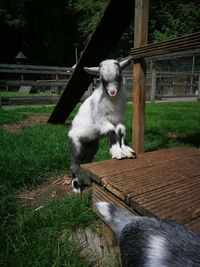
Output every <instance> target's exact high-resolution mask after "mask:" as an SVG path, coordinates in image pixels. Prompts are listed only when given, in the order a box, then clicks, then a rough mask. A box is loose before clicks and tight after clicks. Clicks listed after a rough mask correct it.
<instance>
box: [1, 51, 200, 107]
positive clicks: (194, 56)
mask: <svg viewBox="0 0 200 267" xmlns="http://www.w3.org/2000/svg"><path fill="white" fill-rule="evenodd" d="M72 71H73V68H67V67H51V66H35V65H20V64H0V104H1V105H19V104H23V105H25V104H40V103H42V104H44V103H56V102H57V101H58V99H59V97H60V95H61V93H62V91H63V89H64V87H65V85H66V83H67V81H68V79H69V77H70V75H71V74H72ZM123 82H124V84H125V86H126V90H127V97H128V99H129V100H132V84H133V74H132V66H130V67H129V68H128V69H126V71H125V72H124V80H123ZM97 84H98V80H97V79H95V80H94V82H93V84H92V85H91V86H90V88H89V90H88V92H86V95H85V97H86V96H87V95H88V94H91V92H92V91H93V89H94V87H95V86H96V85H97ZM146 85H147V86H146V98H147V99H151V101H152V102H153V101H155V99H162V98H163V97H165V98H166V97H190V96H197V97H200V50H199V49H196V50H192V51H187V52H184V53H183V52H181V53H176V54H169V55H167V56H162V57H153V58H148V59H147V80H146Z"/></svg>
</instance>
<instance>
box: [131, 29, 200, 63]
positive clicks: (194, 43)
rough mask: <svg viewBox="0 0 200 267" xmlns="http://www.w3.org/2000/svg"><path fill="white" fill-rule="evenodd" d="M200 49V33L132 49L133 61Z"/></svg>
mask: <svg viewBox="0 0 200 267" xmlns="http://www.w3.org/2000/svg"><path fill="white" fill-rule="evenodd" d="M197 48H200V32H198V33H193V34H189V35H185V36H182V37H178V38H175V39H172V40H168V41H163V42H159V43H155V44H148V45H143V46H140V47H134V48H131V56H132V57H133V59H139V58H144V57H153V56H160V55H166V54H169V53H176V52H181V51H187V50H192V49H197Z"/></svg>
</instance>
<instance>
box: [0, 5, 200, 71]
mask: <svg viewBox="0 0 200 267" xmlns="http://www.w3.org/2000/svg"><path fill="white" fill-rule="evenodd" d="M107 4H108V1H107V0H95V1H93V0H57V1H54V0H43V1H31V0H15V1H14V0H9V1H7V0H0V31H1V39H2V40H3V42H0V58H1V62H5V63H13V62H14V58H15V56H16V54H17V53H18V52H19V51H23V53H24V54H25V55H26V56H27V58H28V62H29V63H31V64H40V65H60V66H62V65H65V66H72V65H74V63H75V48H76V47H77V48H78V55H80V54H81V51H82V50H83V48H84V46H85V44H86V42H87V41H88V39H89V37H90V35H91V33H92V32H93V31H94V29H95V27H96V25H97V24H98V22H99V20H100V18H101V15H102V13H103V12H104V9H105V7H106V6H107ZM122 4H123V2H122ZM149 17H150V19H149V42H158V41H162V40H165V39H168V38H172V37H177V36H180V35H182V34H185V33H191V32H195V31H199V17H200V2H199V0H191V1H188V0H177V1H176V3H174V1H173V0H169V1H163V0H152V1H150V14H149ZM119 19H120V18H119ZM133 32H134V22H133V23H132V24H131V25H130V27H129V28H128V29H127V31H126V32H125V33H124V35H123V36H122V39H121V42H120V43H119V45H118V46H117V47H115V48H113V53H112V56H113V57H122V56H126V55H127V54H128V53H129V51H130V47H132V46H133Z"/></svg>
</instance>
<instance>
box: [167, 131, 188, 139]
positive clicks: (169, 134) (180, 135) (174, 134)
mask: <svg viewBox="0 0 200 267" xmlns="http://www.w3.org/2000/svg"><path fill="white" fill-rule="evenodd" d="M185 136H186V135H185V134H183V133H178V132H167V133H166V137H168V138H172V139H177V138H184V137H185Z"/></svg>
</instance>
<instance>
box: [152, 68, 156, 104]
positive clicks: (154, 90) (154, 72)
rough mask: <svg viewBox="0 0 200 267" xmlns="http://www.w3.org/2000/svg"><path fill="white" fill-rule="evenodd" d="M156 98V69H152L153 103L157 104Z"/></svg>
mask: <svg viewBox="0 0 200 267" xmlns="http://www.w3.org/2000/svg"><path fill="white" fill-rule="evenodd" d="M155 98H156V69H155V68H154V67H153V68H152V77H151V103H155Z"/></svg>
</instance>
